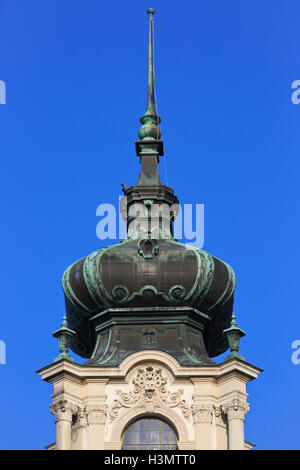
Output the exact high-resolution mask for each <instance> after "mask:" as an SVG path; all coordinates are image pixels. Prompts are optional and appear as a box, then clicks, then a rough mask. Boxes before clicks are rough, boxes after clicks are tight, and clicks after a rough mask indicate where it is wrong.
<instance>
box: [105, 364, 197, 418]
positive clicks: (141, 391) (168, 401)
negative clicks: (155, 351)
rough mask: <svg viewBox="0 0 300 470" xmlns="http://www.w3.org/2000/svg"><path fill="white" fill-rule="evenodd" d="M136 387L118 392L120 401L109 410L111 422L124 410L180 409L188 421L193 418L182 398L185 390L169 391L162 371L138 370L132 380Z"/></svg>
mask: <svg viewBox="0 0 300 470" xmlns="http://www.w3.org/2000/svg"><path fill="white" fill-rule="evenodd" d="M132 383H133V385H134V388H133V390H131V391H130V392H121V391H120V390H117V395H118V399H116V400H114V403H113V405H112V406H111V408H110V410H109V416H110V418H111V420H114V419H115V418H116V417H117V416H118V414H119V412H120V410H121V409H122V408H137V409H146V410H147V411H151V409H152V410H156V409H157V408H160V407H165V406H167V407H169V408H175V407H179V408H180V409H181V411H182V413H183V416H184V417H185V418H186V419H190V417H191V406H190V405H189V404H188V403H187V402H186V400H184V399H183V398H182V396H183V390H181V389H178V390H176V391H175V392H171V391H169V390H167V384H168V380H167V378H166V377H165V376H164V375H163V372H162V369H161V368H157V367H153V366H151V365H148V366H146V367H144V368H140V369H138V371H137V373H136V374H135V376H134V377H133V379H132Z"/></svg>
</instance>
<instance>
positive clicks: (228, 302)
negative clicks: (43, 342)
mask: <svg viewBox="0 0 300 470" xmlns="http://www.w3.org/2000/svg"><path fill="white" fill-rule="evenodd" d="M148 14H149V43H148V88H147V106H146V112H145V114H144V115H143V116H142V117H141V123H142V126H141V128H140V130H139V137H140V140H138V141H136V151H137V154H138V156H139V157H140V163H141V169H140V175H139V179H138V182H137V183H136V185H133V186H130V187H129V188H126V187H124V189H123V191H124V200H123V204H122V207H123V210H122V213H123V216H124V218H125V219H126V222H127V237H126V240H124V241H123V242H122V243H119V244H117V245H112V246H110V247H106V248H101V249H99V250H97V251H96V252H94V253H92V254H90V255H88V256H87V257H85V258H83V259H81V260H79V261H76V262H75V263H74V264H72V265H71V266H69V267H68V268H67V269H66V271H65V273H64V276H63V290H64V294H65V299H66V309H67V316H68V323H69V325H70V328H72V330H74V331H75V332H76V333H77V334H76V335H75V336H74V337H73V338H72V339H71V348H72V349H73V350H74V351H75V352H76V353H78V354H80V355H82V356H83V357H87V358H90V359H89V361H88V362H87V363H86V365H95V364H96V365H104V366H112V365H118V364H119V363H120V362H121V361H122V360H123V359H124V357H126V356H128V355H129V354H131V353H132V352H134V351H136V350H139V349H149V348H150V349H151V348H153V347H156V349H160V350H165V351H168V352H169V353H170V354H172V355H173V356H174V357H176V358H177V360H178V361H179V363H180V364H182V365H195V364H198V365H201V364H208V363H211V362H212V361H211V360H210V359H209V356H210V357H213V356H216V355H218V354H220V353H222V352H224V351H225V350H226V349H227V348H228V341H227V338H226V337H225V336H224V335H223V330H224V329H225V328H228V327H229V326H230V320H231V314H232V305H233V292H234V288H235V276H234V273H233V271H232V269H231V268H230V266H228V265H227V264H226V263H224V262H223V261H221V260H219V259H217V258H215V257H213V256H211V255H209V254H208V253H206V252H205V251H203V250H200V249H198V248H196V247H191V246H187V245H184V244H182V243H179V242H178V241H176V240H174V238H173V221H174V218H175V217H176V213H177V211H178V200H177V198H176V196H175V195H174V192H173V190H172V189H171V188H169V187H167V186H165V185H162V183H161V181H160V178H159V174H158V162H159V156H162V155H163V143H162V141H161V140H160V135H161V134H160V129H159V127H158V124H159V123H160V118H159V116H158V115H157V113H156V107H155V93H154V67H153V14H154V11H153V10H152V9H149V10H148ZM149 331H150V332H151V333H149ZM149 335H150V336H151V335H152V336H155V338H150V339H149V340H148V339H147V340H146V339H145V337H147V338H148V336H149Z"/></svg>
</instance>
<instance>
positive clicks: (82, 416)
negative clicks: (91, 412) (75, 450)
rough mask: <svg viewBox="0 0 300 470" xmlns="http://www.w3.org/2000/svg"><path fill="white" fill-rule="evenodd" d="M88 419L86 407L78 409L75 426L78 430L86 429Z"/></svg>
mask: <svg viewBox="0 0 300 470" xmlns="http://www.w3.org/2000/svg"><path fill="white" fill-rule="evenodd" d="M86 417H87V415H86V409H85V407H78V409H77V413H76V421H75V423H74V426H75V427H76V428H80V427H85V426H86V422H87V420H86Z"/></svg>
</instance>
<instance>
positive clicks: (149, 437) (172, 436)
mask: <svg viewBox="0 0 300 470" xmlns="http://www.w3.org/2000/svg"><path fill="white" fill-rule="evenodd" d="M176 443H177V436H176V433H175V431H174V429H173V428H172V427H171V426H170V425H169V424H167V423H166V422H165V421H162V420H161V419H157V418H150V417H149V418H143V419H139V420H138V421H135V422H134V423H133V424H131V425H130V426H129V427H128V428H127V429H126V431H125V432H124V434H123V449H130V450H146V449H148V450H149V449H150V450H159V449H165V450H168V449H169V450H174V449H177V444H176Z"/></svg>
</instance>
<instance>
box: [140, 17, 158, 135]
mask: <svg viewBox="0 0 300 470" xmlns="http://www.w3.org/2000/svg"><path fill="white" fill-rule="evenodd" d="M147 13H148V14H149V43H148V88H147V108H146V113H145V114H144V115H143V116H142V117H141V119H140V122H141V123H142V124H143V125H142V126H141V127H140V129H139V137H140V139H141V140H144V139H146V140H159V139H160V137H161V131H160V129H159V127H158V124H159V123H160V121H161V119H160V117H159V116H157V114H156V109H155V93H154V67H153V14H154V10H153V9H152V8H149V9H148V10H147Z"/></svg>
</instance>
